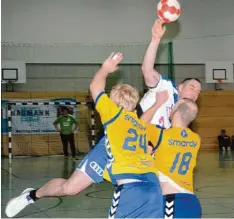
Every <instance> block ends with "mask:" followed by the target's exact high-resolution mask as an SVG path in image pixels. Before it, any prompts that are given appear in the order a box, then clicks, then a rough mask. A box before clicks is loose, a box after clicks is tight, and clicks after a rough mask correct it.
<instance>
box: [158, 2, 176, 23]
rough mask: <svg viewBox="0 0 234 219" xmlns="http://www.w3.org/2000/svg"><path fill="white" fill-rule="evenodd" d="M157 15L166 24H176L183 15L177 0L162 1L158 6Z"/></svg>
mask: <svg viewBox="0 0 234 219" xmlns="http://www.w3.org/2000/svg"><path fill="white" fill-rule="evenodd" d="M157 14H158V17H159V18H160V19H161V20H162V21H164V22H166V23H171V22H174V21H176V20H177V19H178V18H179V16H180V14H181V8H180V3H179V2H178V1H177V0H161V1H160V2H159V3H158V6H157Z"/></svg>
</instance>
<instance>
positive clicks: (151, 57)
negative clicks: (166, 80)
mask: <svg viewBox="0 0 234 219" xmlns="http://www.w3.org/2000/svg"><path fill="white" fill-rule="evenodd" d="M165 31H166V28H165V26H163V22H162V21H161V20H160V19H157V20H156V21H155V23H154V26H153V27H152V40H151V42H150V44H149V46H148V48H147V50H146V53H145V56H144V59H143V63H142V67H141V69H142V72H143V75H144V80H145V84H146V85H147V86H148V87H156V86H157V84H158V82H159V79H160V75H159V73H158V72H157V71H156V69H154V63H155V59H156V55H157V51H158V46H159V44H160V40H161V38H162V36H163V34H164V33H165Z"/></svg>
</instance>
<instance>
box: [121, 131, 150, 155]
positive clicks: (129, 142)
mask: <svg viewBox="0 0 234 219" xmlns="http://www.w3.org/2000/svg"><path fill="white" fill-rule="evenodd" d="M128 133H129V134H130V135H131V137H127V138H126V139H125V141H124V144H123V149H125V150H128V151H135V150H136V148H137V146H138V145H139V146H140V148H142V149H143V150H144V153H146V152H147V148H146V134H144V135H140V136H139V135H138V133H137V131H136V129H132V128H130V129H128Z"/></svg>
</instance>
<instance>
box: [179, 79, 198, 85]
mask: <svg viewBox="0 0 234 219" xmlns="http://www.w3.org/2000/svg"><path fill="white" fill-rule="evenodd" d="M191 80H195V81H197V82H199V83H200V84H201V81H200V80H199V79H198V78H185V79H184V80H183V81H181V82H180V84H184V83H185V82H188V81H191Z"/></svg>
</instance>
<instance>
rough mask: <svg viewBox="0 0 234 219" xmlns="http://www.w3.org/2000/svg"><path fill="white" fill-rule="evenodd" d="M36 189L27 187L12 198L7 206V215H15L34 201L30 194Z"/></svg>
mask: <svg viewBox="0 0 234 219" xmlns="http://www.w3.org/2000/svg"><path fill="white" fill-rule="evenodd" d="M32 190H34V189H32V188H28V189H25V190H24V191H23V192H22V193H21V195H19V196H18V197H15V198H13V199H11V200H10V201H9V202H8V203H7V206H6V210H5V213H6V216H7V217H14V216H15V215H17V214H18V213H19V212H21V211H22V210H23V209H24V208H25V207H26V206H28V205H30V204H32V203H34V201H33V200H32V198H31V197H30V196H29V194H30V192H31V191H32Z"/></svg>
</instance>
